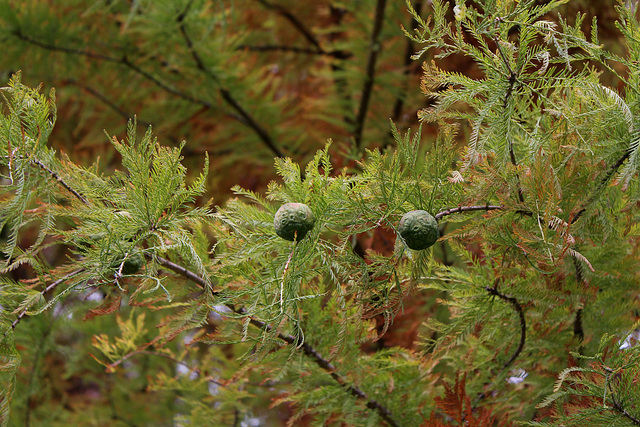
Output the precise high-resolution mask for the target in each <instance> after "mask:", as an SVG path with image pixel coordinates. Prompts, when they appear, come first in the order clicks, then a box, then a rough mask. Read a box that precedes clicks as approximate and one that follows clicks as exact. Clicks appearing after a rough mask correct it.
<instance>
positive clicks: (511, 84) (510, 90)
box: [493, 37, 524, 203]
mask: <svg viewBox="0 0 640 427" xmlns="http://www.w3.org/2000/svg"><path fill="white" fill-rule="evenodd" d="M493 40H494V42H495V44H496V46H497V48H498V52H500V57H501V58H502V62H504V65H505V66H506V67H507V70H508V71H509V80H508V82H509V86H507V91H506V92H505V94H504V100H503V101H502V108H503V109H504V110H506V109H507V106H508V105H509V99H510V98H511V95H512V94H513V87H514V85H515V84H516V81H517V75H516V73H515V72H514V71H513V69H512V68H511V65H510V64H509V60H508V59H507V56H506V55H505V54H504V51H503V50H502V47H501V46H500V40H498V37H494V39H493ZM507 144H508V145H509V160H511V164H513V166H516V167H517V166H518V162H517V160H516V153H515V152H514V150H513V140H511V138H509V140H508V141H507ZM516 180H517V182H518V200H520V203H524V195H523V194H522V186H521V184H520V175H519V174H518V173H517V172H516Z"/></svg>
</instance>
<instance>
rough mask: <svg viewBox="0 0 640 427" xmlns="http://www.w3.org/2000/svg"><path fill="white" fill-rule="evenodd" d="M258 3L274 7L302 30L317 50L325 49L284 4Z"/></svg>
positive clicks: (273, 8)
mask: <svg viewBox="0 0 640 427" xmlns="http://www.w3.org/2000/svg"><path fill="white" fill-rule="evenodd" d="M257 1H258V3H260V4H261V5H263V6H264V7H266V8H267V9H272V10H275V11H276V12H278V13H279V14H280V15H282V17H283V18H285V19H286V20H287V21H289V22H290V23H291V25H293V26H294V27H295V29H296V30H298V31H299V32H300V34H302V36H303V37H304V38H305V39H307V41H308V42H309V43H311V45H313V47H315V48H316V50H317V51H318V53H320V52H324V50H323V49H322V46H320V42H319V41H318V39H317V38H316V37H315V36H314V35H313V34H312V33H311V31H309V30H308V29H307V27H306V26H305V25H304V24H303V23H302V22H301V21H300V20H299V19H298V18H296V16H295V15H294V14H293V13H291V12H290V11H289V10H288V9H287V8H285V7H284V6H280V5H275V4H272V3H270V2H268V1H266V0H257Z"/></svg>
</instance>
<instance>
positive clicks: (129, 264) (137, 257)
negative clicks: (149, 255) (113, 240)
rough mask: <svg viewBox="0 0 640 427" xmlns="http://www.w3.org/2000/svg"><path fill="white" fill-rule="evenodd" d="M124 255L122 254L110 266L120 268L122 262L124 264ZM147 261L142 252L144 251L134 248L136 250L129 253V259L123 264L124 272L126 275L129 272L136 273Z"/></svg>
mask: <svg viewBox="0 0 640 427" xmlns="http://www.w3.org/2000/svg"><path fill="white" fill-rule="evenodd" d="M123 256H124V255H123V254H121V255H120V256H118V257H117V258H116V259H115V260H113V261H112V262H111V264H110V267H111V268H113V269H116V270H117V269H119V268H120V264H122V257H123ZM146 263H147V262H146V260H145V259H144V255H143V254H142V252H141V251H140V250H139V249H134V251H133V252H132V253H130V254H129V256H128V257H127V259H125V260H124V264H123V266H122V274H123V275H125V276H126V275H129V274H136V273H137V272H138V271H140V269H141V268H142V266H143V265H145V264H146Z"/></svg>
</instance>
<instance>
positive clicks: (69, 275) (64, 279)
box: [11, 268, 84, 329]
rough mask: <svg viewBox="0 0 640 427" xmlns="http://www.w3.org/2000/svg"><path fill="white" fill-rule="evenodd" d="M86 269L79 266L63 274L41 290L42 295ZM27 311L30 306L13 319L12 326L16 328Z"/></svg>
mask: <svg viewBox="0 0 640 427" xmlns="http://www.w3.org/2000/svg"><path fill="white" fill-rule="evenodd" d="M83 271H84V268H79V269H78V270H75V271H72V272H71V273H69V274H67V275H65V276H62V277H61V278H59V279H58V280H56V281H53V282H51V283H50V284H49V286H47V287H46V288H44V290H43V291H42V292H41V293H42V295H44V294H46V293H47V292H49V291H51V290H53V289H55V288H56V287H57V286H58V285H60V284H61V283H63V282H64V281H66V280H69V279H70V278H72V277H73V276H75V275H77V274H80V273H82V272H83ZM27 311H29V307H25V309H24V310H22V311H21V312H20V314H18V317H17V318H16V320H14V321H13V323H12V324H11V328H12V329H15V328H16V325H17V324H18V323H20V321H21V320H22V319H23V318H24V317H25V316H26V315H27Z"/></svg>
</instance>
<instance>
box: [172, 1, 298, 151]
mask: <svg viewBox="0 0 640 427" xmlns="http://www.w3.org/2000/svg"><path fill="white" fill-rule="evenodd" d="M191 3H192V2H189V4H187V7H186V9H185V10H184V12H183V13H181V14H180V15H179V16H178V18H177V20H178V23H179V24H180V33H181V34H182V38H183V39H184V41H185V43H186V45H187V49H189V52H190V53H191V57H192V58H193V60H194V61H195V63H196V67H197V68H198V69H199V70H200V71H201V72H203V73H204V74H205V75H207V76H209V78H211V79H212V80H213V81H215V82H216V83H218V85H221V82H220V79H219V78H218V76H216V75H215V74H214V73H213V72H211V70H210V69H209V68H207V66H206V65H205V64H204V61H203V60H202V57H201V56H200V54H198V52H197V51H196V49H195V46H194V45H193V41H192V40H191V37H189V34H188V33H187V28H186V25H185V23H184V18H185V16H186V14H187V11H188V9H189V7H190V6H191ZM218 93H219V94H220V96H221V97H222V99H224V100H225V102H226V103H227V104H229V105H230V106H231V108H232V109H233V110H235V111H236V112H237V113H238V114H239V115H240V117H241V119H242V120H241V122H242V123H244V124H245V125H246V126H248V127H250V128H251V129H252V130H253V131H254V132H255V133H256V134H257V135H258V137H259V138H260V140H261V141H262V142H263V143H264V144H265V145H266V146H267V147H268V148H269V150H271V152H272V153H273V154H274V155H275V156H276V157H286V156H285V154H284V153H283V152H282V151H281V150H280V148H278V147H277V146H276V145H275V143H274V141H273V139H272V138H271V135H269V133H268V132H267V131H266V130H265V129H264V128H263V127H262V126H261V125H260V124H258V122H256V120H255V119H254V118H253V116H251V114H249V112H248V111H247V110H245V109H244V108H243V107H242V106H241V105H240V104H239V103H238V101H237V100H236V99H235V98H234V97H233V95H232V94H231V92H229V90H228V89H225V88H223V87H222V86H220V87H219V88H218Z"/></svg>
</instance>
